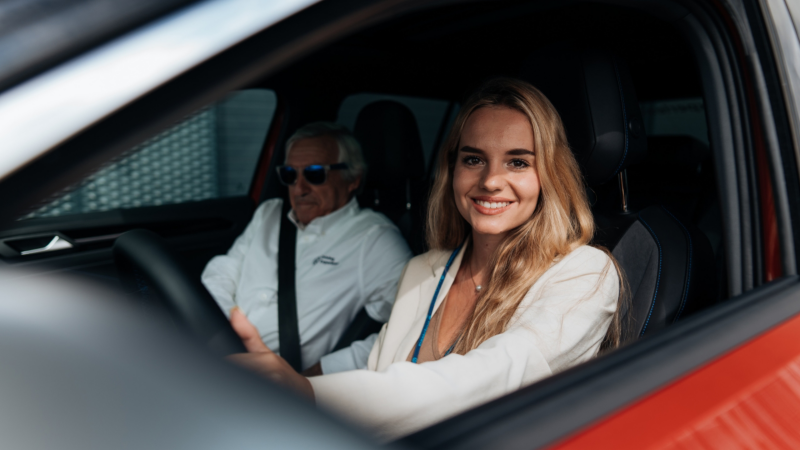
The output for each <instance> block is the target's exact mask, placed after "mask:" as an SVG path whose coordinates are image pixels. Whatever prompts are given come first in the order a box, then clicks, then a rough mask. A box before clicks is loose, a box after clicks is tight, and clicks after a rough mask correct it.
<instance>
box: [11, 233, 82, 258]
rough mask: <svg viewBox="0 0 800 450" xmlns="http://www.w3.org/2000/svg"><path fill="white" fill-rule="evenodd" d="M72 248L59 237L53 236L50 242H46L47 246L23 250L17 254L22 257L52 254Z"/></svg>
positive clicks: (69, 243) (70, 244) (66, 241)
mask: <svg viewBox="0 0 800 450" xmlns="http://www.w3.org/2000/svg"><path fill="white" fill-rule="evenodd" d="M72 247H73V245H72V243H71V242H69V241H68V240H66V239H64V238H62V237H61V236H58V235H56V236H53V238H52V239H50V242H48V243H47V245H45V246H44V247H39V248H32V249H29V250H23V251H21V252H19V254H20V255H22V256H25V255H34V254H36V253H45V252H54V251H56V250H66V249H69V248H72Z"/></svg>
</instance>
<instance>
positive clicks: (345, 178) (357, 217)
mask: <svg viewBox="0 0 800 450" xmlns="http://www.w3.org/2000/svg"><path fill="white" fill-rule="evenodd" d="M286 149H287V150H286V161H285V165H283V166H280V167H279V168H278V175H279V176H280V179H281V182H282V183H283V184H284V185H287V186H288V188H289V201H290V203H291V206H292V209H291V211H290V212H289V213H288V214H289V216H288V217H289V220H291V222H292V223H293V224H294V225H295V226H296V227H297V243H296V256H295V261H296V264H295V267H296V269H295V270H296V272H295V284H296V297H297V315H298V327H299V334H300V345H301V352H302V366H303V368H304V369H306V368H309V367H311V366H314V369H318V368H319V367H320V366H316V365H315V364H316V363H318V362H321V370H322V371H323V372H324V373H332V372H339V371H343V370H352V369H358V368H363V367H366V362H367V357H368V356H369V351H370V349H371V344H372V342H374V339H368V340H366V341H360V342H358V343H356V344H354V345H353V346H351V347H349V348H346V349H343V350H340V351H338V352H336V353H334V354H331V355H328V356H327V357H324V356H325V355H326V354H328V353H329V352H330V351H331V350H332V349H333V347H334V346H335V345H336V342H337V340H338V339H339V337H340V336H341V335H342V333H343V332H344V330H345V329H346V328H347V326H348V324H349V323H350V321H351V320H352V319H353V317H354V316H355V315H356V313H357V312H358V311H359V310H360V309H361V308H363V307H365V308H366V310H367V313H368V314H369V316H370V317H371V318H373V319H374V320H376V321H379V322H386V321H387V320H388V319H389V314H390V313H391V309H392V304H393V302H394V296H395V293H396V292H395V291H396V289H397V281H398V279H399V277H400V275H401V272H402V270H403V267H404V265H405V264H406V262H407V261H408V260H409V259H410V258H411V252H410V250H409V248H408V245H407V244H406V242H405V240H404V239H403V237H402V235H401V234H400V231H399V230H398V229H397V227H395V226H394V224H392V222H391V221H390V220H389V219H387V218H386V217H385V216H383V215H382V214H379V213H377V212H374V211H372V210H368V209H360V208H359V207H358V203H357V202H356V199H355V198H354V196H355V193H356V191H357V189H358V187H359V184H360V182H361V179H362V177H363V176H364V174H365V170H366V165H365V163H364V158H363V156H362V154H361V148H360V146H359V144H358V142H357V141H356V140H355V138H354V137H353V136H352V135H351V134H350V133H349V132H348V131H347V129H346V128H344V127H342V126H340V125H337V124H334V123H328V122H317V123H312V124H309V125H306V126H304V127H302V128H300V129H299V130H297V132H296V133H295V134H294V135H292V137H291V138H289V141H288V142H287V144H286ZM282 202H283V201H282V200H281V199H272V200H267V201H266V202H264V203H262V204H261V206H259V207H258V209H256V212H255V214H254V215H253V219H252V220H251V221H250V223H249V224H248V226H247V228H246V229H245V231H244V233H242V235H241V236H239V237H238V238H237V239H236V242H234V244H233V246H232V247H231V249H230V250H229V251H228V253H227V254H226V255H220V256H216V257H214V258H213V259H211V261H209V263H208V265H207V266H206V268H205V270H204V271H203V275H202V281H203V284H204V285H205V286H206V288H208V290H209V291H210V292H211V295H212V296H213V297H214V298H215V299H216V301H217V303H219V305H220V307H221V308H222V309H223V310H224V311H225V312H226V313H229V311H230V310H231V309H232V308H233V307H236V306H238V307H239V308H240V309H241V310H242V311H243V312H244V313H245V315H246V316H247V317H248V319H250V321H251V322H252V323H253V324H254V325H255V326H256V327H257V328H258V330H259V333H260V334H261V338H262V340H263V341H264V343H265V344H266V345H267V346H268V347H270V348H271V349H273V350H274V351H276V352H280V347H279V339H278V306H277V302H278V241H279V234H280V224H281V207H282ZM320 360H321V361H320Z"/></svg>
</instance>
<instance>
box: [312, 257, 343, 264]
mask: <svg viewBox="0 0 800 450" xmlns="http://www.w3.org/2000/svg"><path fill="white" fill-rule="evenodd" d="M317 263H322V264H328V265H330V266H338V265H339V263H338V262H336V260H335V259H333V257H331V256H325V255H322V256H317V257H316V258H315V259H314V264H312V265H313V266H316V265H317Z"/></svg>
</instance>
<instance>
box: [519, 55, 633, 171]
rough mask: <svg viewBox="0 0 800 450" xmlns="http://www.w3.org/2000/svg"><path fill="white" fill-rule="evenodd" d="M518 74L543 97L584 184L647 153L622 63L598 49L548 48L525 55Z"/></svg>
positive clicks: (628, 79) (621, 168)
mask: <svg viewBox="0 0 800 450" xmlns="http://www.w3.org/2000/svg"><path fill="white" fill-rule="evenodd" d="M520 77H521V78H522V79H524V80H526V81H528V82H530V83H531V84H533V85H534V86H536V87H537V88H538V89H539V90H541V91H542V93H544V95H545V96H547V98H548V99H550V101H551V102H552V103H553V105H554V106H555V108H556V110H557V111H558V113H559V114H560V115H561V120H562V121H563V122H564V127H565V128H566V131H567V138H568V140H569V144H570V147H571V148H572V151H573V152H574V153H575V157H576V158H577V159H578V163H579V164H580V165H581V168H582V169H583V173H584V176H585V177H586V181H587V183H588V184H589V185H590V186H597V185H600V184H604V183H605V182H607V181H609V180H611V179H612V178H614V176H616V175H617V174H618V173H619V172H620V171H622V170H624V169H625V168H626V167H627V166H628V165H629V164H632V163H636V162H638V161H641V160H642V159H643V158H644V156H645V155H646V153H647V137H646V135H645V132H644V127H643V122H642V114H641V112H640V111H639V104H638V102H637V101H636V95H635V92H634V89H633V82H632V80H631V78H630V75H629V73H628V70H627V67H626V65H625V64H624V62H623V61H622V60H621V59H620V58H618V57H616V56H613V55H611V54H609V53H606V52H602V51H598V50H576V49H573V48H569V47H558V48H554V47H553V48H548V49H545V50H542V51H539V52H536V53H534V54H532V55H530V56H529V57H528V58H526V60H525V62H524V63H523V65H522V69H521V72H520Z"/></svg>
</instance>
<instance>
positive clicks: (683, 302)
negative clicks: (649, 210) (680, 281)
mask: <svg viewBox="0 0 800 450" xmlns="http://www.w3.org/2000/svg"><path fill="white" fill-rule="evenodd" d="M661 208H663V209H664V211H666V212H667V214H669V215H670V216H672V218H673V219H675V222H678V225H680V226H681V228H683V231H684V232H686V238H687V239H688V240H689V275H688V276H687V277H686V287H685V288H684V290H683V298H682V299H681V307H680V309H679V310H678V315H676V316H675V320H673V321H672V322H673V323H674V322H677V321H678V319H679V318H680V317H681V314H683V308H684V307H686V300H687V299H688V298H689V284H690V283H691V282H692V235H691V234H689V230H688V229H686V226H684V225H683V223H682V222H681V221H680V220H678V218H677V217H675V216H674V215H673V214H672V213H671V212H669V210H668V209H667V208H666V207H665V206H663V205H662V206H661Z"/></svg>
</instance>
